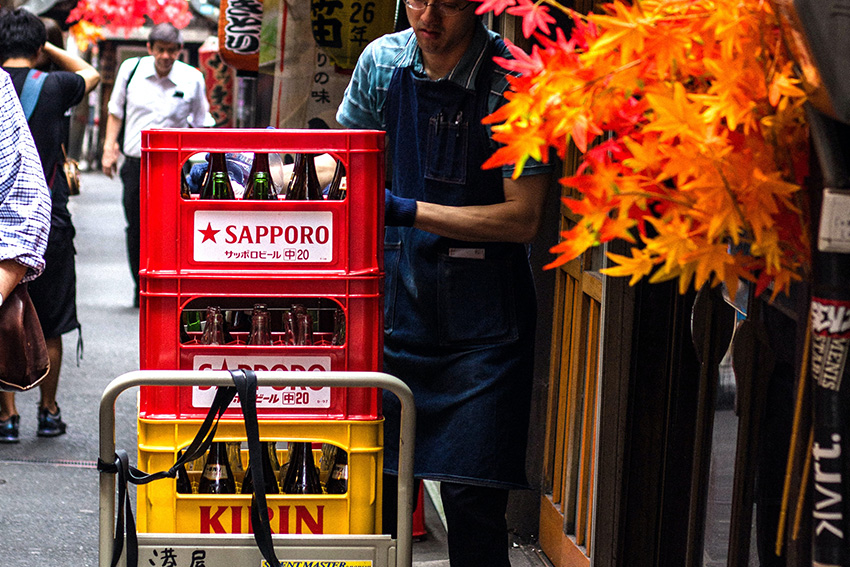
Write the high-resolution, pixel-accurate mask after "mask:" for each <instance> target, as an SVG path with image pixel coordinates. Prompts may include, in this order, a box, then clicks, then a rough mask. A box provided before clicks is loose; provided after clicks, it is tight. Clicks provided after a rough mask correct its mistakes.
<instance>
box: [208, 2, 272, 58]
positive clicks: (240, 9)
mask: <svg viewBox="0 0 850 567" xmlns="http://www.w3.org/2000/svg"><path fill="white" fill-rule="evenodd" d="M262 23H263V2H262V0H221V7H220V9H219V17H218V41H219V50H220V52H221V57H222V59H223V60H224V62H225V63H227V64H228V65H230V66H231V67H233V68H234V69H238V70H240V71H254V72H256V71H257V66H258V65H259V61H260V28H261V26H262Z"/></svg>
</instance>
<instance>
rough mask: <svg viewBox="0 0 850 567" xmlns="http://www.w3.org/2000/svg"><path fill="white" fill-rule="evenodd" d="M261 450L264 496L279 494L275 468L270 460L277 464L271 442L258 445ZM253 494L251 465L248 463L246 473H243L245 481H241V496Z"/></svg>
mask: <svg viewBox="0 0 850 567" xmlns="http://www.w3.org/2000/svg"><path fill="white" fill-rule="evenodd" d="M260 445H261V448H262V451H261V453H262V459H263V460H262V466H263V481H264V483H265V486H266V494H279V493H280V487H279V486H278V485H277V475H276V474H275V467H274V465H272V459H274V461H275V463H277V453H276V451H275V449H274V445H275V444H274V442H273V441H263V442H262V443H260ZM253 492H254V478H253V475H252V474H251V463H248V472H246V473H245V480H243V481H242V494H251V493H253Z"/></svg>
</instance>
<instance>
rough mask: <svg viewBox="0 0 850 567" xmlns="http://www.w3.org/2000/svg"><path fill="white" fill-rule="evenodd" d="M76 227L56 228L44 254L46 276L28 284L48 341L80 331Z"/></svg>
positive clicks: (52, 228) (51, 234)
mask: <svg viewBox="0 0 850 567" xmlns="http://www.w3.org/2000/svg"><path fill="white" fill-rule="evenodd" d="M76 253H77V251H76V250H75V249H74V227H73V226H64V227H57V226H53V227H51V228H50V238H49V239H48V241H47V251H46V252H45V253H44V260H45V267H44V272H42V274H41V275H40V276H39V277H37V278H36V279H34V280H33V281H31V282H30V283H29V294H30V297H31V298H32V302H33V305H35V310H36V312H37V313H38V319H39V321H40V322H41V329H42V331H43V332H44V337H45V338H48V339H49V338H52V337H58V336H60V335H63V334H65V333H67V332H68V331H73V330H74V329H77V328H79V327H80V323H79V321H77V271H76V268H75V265H74V255H75V254H76Z"/></svg>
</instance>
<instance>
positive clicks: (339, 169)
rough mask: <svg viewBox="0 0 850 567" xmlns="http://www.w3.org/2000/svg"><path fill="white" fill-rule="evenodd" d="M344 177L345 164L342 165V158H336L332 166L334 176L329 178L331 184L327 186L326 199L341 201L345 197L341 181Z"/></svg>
mask: <svg viewBox="0 0 850 567" xmlns="http://www.w3.org/2000/svg"><path fill="white" fill-rule="evenodd" d="M344 177H345V166H344V165H342V160H341V159H338V160H336V167H335V168H334V177H333V179H332V180H331V185H330V187H329V188H328V201H342V200H343V199H345V186H344V184H343V182H342V180H343V178H344Z"/></svg>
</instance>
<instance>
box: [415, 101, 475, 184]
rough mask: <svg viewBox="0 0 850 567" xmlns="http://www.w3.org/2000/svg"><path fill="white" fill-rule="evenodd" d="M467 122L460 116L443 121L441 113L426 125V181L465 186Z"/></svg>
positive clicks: (467, 139)
mask: <svg viewBox="0 0 850 567" xmlns="http://www.w3.org/2000/svg"><path fill="white" fill-rule="evenodd" d="M468 143H469V123H468V122H466V121H464V120H463V114H462V113H458V115H457V116H456V117H454V118H451V119H448V120H447V119H446V118H445V117H444V116H443V114H442V113H440V114H438V115H437V116H432V117H431V118H430V120H429V122H428V152H427V154H426V155H425V159H426V163H425V178H426V179H431V180H434V181H441V182H444V183H459V184H464V183H466V160H467V146H468Z"/></svg>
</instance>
